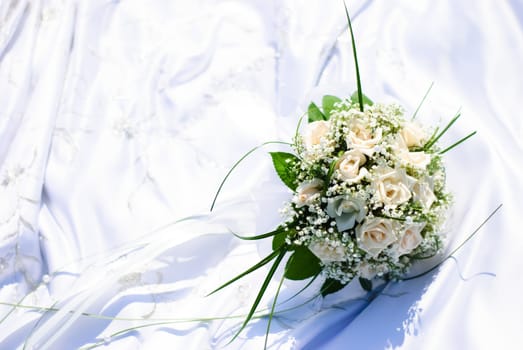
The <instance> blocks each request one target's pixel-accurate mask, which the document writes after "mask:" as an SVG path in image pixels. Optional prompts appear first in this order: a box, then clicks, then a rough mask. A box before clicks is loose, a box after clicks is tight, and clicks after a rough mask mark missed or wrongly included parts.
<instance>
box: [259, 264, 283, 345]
mask: <svg viewBox="0 0 523 350" xmlns="http://www.w3.org/2000/svg"><path fill="white" fill-rule="evenodd" d="M284 279H285V273H283V274H282V275H281V278H280V283H279V284H278V289H276V295H275V296H274V301H273V302H272V306H271V311H270V312H269V321H268V322H267V331H266V332H265V342H264V343H263V349H264V350H266V349H267V341H268V340H269V332H270V330H271V322H272V317H273V316H274V309H275V308H276V302H277V301H278V295H280V289H281V286H282V284H283V280H284Z"/></svg>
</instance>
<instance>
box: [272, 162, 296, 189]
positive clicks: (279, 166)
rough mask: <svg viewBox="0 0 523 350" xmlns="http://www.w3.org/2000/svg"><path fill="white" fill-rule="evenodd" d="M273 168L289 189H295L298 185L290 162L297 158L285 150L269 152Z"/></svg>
mask: <svg viewBox="0 0 523 350" xmlns="http://www.w3.org/2000/svg"><path fill="white" fill-rule="evenodd" d="M270 155H271V157H272V163H273V164H274V169H275V170H276V173H277V174H278V176H279V177H280V179H281V181H283V183H284V184H285V185H287V187H289V188H290V189H291V190H293V191H296V188H297V187H298V185H297V184H296V182H297V181H296V178H297V174H296V172H295V171H294V169H293V167H292V163H295V162H297V161H298V158H297V157H296V156H295V155H294V154H291V153H286V152H270Z"/></svg>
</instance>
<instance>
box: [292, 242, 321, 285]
mask: <svg viewBox="0 0 523 350" xmlns="http://www.w3.org/2000/svg"><path fill="white" fill-rule="evenodd" d="M320 272H321V261H320V259H318V257H317V256H316V255H314V254H313V253H312V252H311V251H310V250H309V248H307V247H297V248H296V249H295V251H294V253H293V254H292V255H291V257H290V258H289V261H287V266H286V271H285V278H288V279H290V280H295V281H298V280H304V279H306V278H309V277H313V276H315V275H317V274H318V273H320Z"/></svg>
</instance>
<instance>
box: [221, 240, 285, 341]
mask: <svg viewBox="0 0 523 350" xmlns="http://www.w3.org/2000/svg"><path fill="white" fill-rule="evenodd" d="M275 252H278V256H277V257H276V260H275V261H274V263H273V264H272V266H271V269H270V270H269V272H268V273H267V276H266V277H265V280H264V281H263V284H262V286H261V288H260V291H259V292H258V295H257V296H256V299H255V300H254V303H253V304H252V306H251V309H250V310H249V313H248V314H247V317H246V318H245V320H244V321H243V323H242V325H241V327H240V329H239V330H238V331H237V332H236V334H235V335H234V337H232V339H231V340H230V341H229V344H230V343H232V342H233V341H234V340H235V339H236V338H237V337H238V335H240V333H241V332H242V331H243V329H244V328H245V326H247V324H248V323H249V321H250V320H251V318H252V316H253V315H254V312H255V311H256V308H257V307H258V305H259V304H260V301H261V299H262V297H263V295H264V294H265V291H266V290H267V287H268V286H269V283H270V281H271V279H272V276H274V273H275V272H276V269H277V268H278V266H280V263H281V261H282V259H283V257H284V256H285V254H286V253H287V249H286V247H285V246H283V247H282V248H280V249H279V250H277V251H275ZM271 313H272V311H271Z"/></svg>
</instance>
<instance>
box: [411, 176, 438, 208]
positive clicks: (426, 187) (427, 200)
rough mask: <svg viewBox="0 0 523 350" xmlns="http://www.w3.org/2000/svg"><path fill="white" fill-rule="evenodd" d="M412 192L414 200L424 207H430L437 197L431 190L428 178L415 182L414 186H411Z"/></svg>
mask: <svg viewBox="0 0 523 350" xmlns="http://www.w3.org/2000/svg"><path fill="white" fill-rule="evenodd" d="M412 193H413V194H414V200H415V201H417V202H419V203H420V204H421V205H422V206H423V208H425V209H430V207H431V206H432V203H434V202H435V201H436V199H437V198H436V195H434V192H433V191H432V183H431V181H430V179H425V180H422V181H418V182H416V183H415V184H414V186H412Z"/></svg>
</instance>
